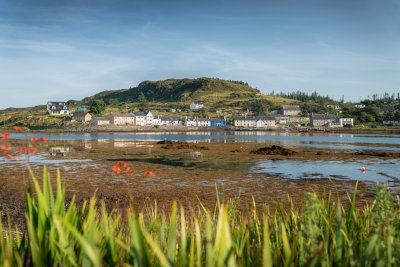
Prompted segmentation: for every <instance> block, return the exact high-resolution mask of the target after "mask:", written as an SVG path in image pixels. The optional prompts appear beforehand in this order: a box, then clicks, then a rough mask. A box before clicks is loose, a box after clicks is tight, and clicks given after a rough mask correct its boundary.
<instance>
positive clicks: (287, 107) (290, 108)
mask: <svg viewBox="0 0 400 267" xmlns="http://www.w3.org/2000/svg"><path fill="white" fill-rule="evenodd" d="M282 108H283V110H293V111H297V110H300V106H298V105H283V106H282Z"/></svg>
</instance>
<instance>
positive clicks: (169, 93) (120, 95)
mask: <svg viewBox="0 0 400 267" xmlns="http://www.w3.org/2000/svg"><path fill="white" fill-rule="evenodd" d="M141 93H143V94H144V96H145V97H146V98H147V100H149V101H152V102H154V101H156V102H180V101H182V102H186V101H192V100H196V101H201V100H205V99H207V98H208V97H209V96H210V95H219V96H222V97H233V98H238V97H240V98H248V97H256V96H257V95H260V94H261V93H260V91H259V90H257V89H254V88H252V87H250V86H249V85H247V84H246V83H244V82H237V81H226V80H220V79H215V78H198V79H168V80H162V81H144V82H141V83H140V84H139V85H138V86H137V87H133V88H130V89H122V90H115V91H104V92H101V93H99V94H96V95H94V96H93V97H90V98H95V99H103V100H105V101H107V100H110V99H117V100H118V101H121V102H122V101H123V102H125V101H128V102H135V101H137V100H138V97H139V95H140V94H141Z"/></svg>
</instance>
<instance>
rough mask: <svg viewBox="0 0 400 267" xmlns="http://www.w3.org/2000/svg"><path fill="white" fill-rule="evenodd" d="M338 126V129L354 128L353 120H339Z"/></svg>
mask: <svg viewBox="0 0 400 267" xmlns="http://www.w3.org/2000/svg"><path fill="white" fill-rule="evenodd" d="M339 125H340V127H346V126H347V127H348V126H354V119H353V118H340V119H339Z"/></svg>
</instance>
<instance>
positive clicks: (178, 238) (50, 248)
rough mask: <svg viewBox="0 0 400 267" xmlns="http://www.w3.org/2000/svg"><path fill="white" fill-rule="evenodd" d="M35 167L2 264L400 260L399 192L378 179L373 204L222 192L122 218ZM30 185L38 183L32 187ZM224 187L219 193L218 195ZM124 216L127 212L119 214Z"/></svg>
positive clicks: (7, 232) (2, 241)
mask: <svg viewBox="0 0 400 267" xmlns="http://www.w3.org/2000/svg"><path fill="white" fill-rule="evenodd" d="M31 175H32V183H31V185H32V188H31V190H28V192H27V194H26V204H25V230H24V231H23V232H22V233H21V232H20V231H19V229H17V228H15V227H13V224H12V222H10V221H8V223H7V227H3V225H1V224H0V228H1V230H2V231H3V235H2V236H1V237H0V264H1V265H2V266H265V267H268V266H399V264H400V256H399V255H400V237H399V234H400V201H399V198H398V196H396V197H395V196H393V195H391V194H390V193H389V191H388V188H387V187H386V186H384V185H377V187H376V196H375V200H374V202H373V203H372V204H371V205H369V206H368V205H366V206H364V207H362V208H357V207H356V205H355V203H356V199H355V197H356V194H355V192H354V193H353V194H351V195H350V194H349V195H348V197H349V203H350V204H349V205H348V206H347V205H346V208H345V207H344V206H343V205H342V204H341V202H340V201H334V200H333V199H331V196H330V195H328V196H327V197H322V198H321V197H318V196H317V195H316V194H315V193H308V194H307V195H306V197H305V199H304V201H303V203H302V205H301V206H300V207H299V208H295V207H294V204H293V203H291V205H290V207H289V208H288V209H283V208H282V207H281V206H277V207H275V208H274V212H270V210H269V207H263V208H262V209H259V208H257V207H256V205H255V202H254V203H253V205H251V207H252V208H250V209H248V210H246V211H239V210H238V209H237V207H236V202H235V201H231V202H228V203H224V202H223V201H221V200H220V199H219V198H217V203H216V205H215V209H213V210H209V209H207V208H205V207H204V206H202V205H201V203H200V207H201V208H200V209H199V210H197V211H193V210H191V211H190V214H188V213H189V212H188V211H187V210H185V209H184V207H182V206H178V205H177V204H176V203H174V204H173V205H172V207H171V210H170V211H169V212H168V214H166V213H164V212H162V211H159V209H158V208H157V205H156V204H154V205H149V206H148V207H146V208H145V209H144V212H140V213H139V212H137V211H136V210H135V209H134V206H133V205H132V208H130V209H129V210H128V211H127V214H126V215H124V216H123V217H122V214H121V213H120V212H118V211H111V212H109V211H107V209H106V206H105V204H104V202H99V201H98V200H97V199H96V197H95V196H94V197H92V198H91V199H90V200H89V201H87V202H84V203H83V204H82V205H81V206H79V207H78V205H77V204H76V202H75V199H74V198H73V199H72V200H71V201H70V202H68V203H66V200H65V188H64V187H63V185H62V184H61V179H60V176H59V175H58V177H57V180H56V186H55V190H54V191H53V189H52V184H51V181H50V177H49V174H48V172H47V170H46V169H45V170H44V173H43V180H42V182H41V185H40V184H39V182H38V180H37V179H36V178H35V176H34V175H33V173H31ZM30 191H32V192H30ZM217 196H218V194H217ZM122 218H124V219H122Z"/></svg>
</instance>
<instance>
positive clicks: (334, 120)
mask: <svg viewBox="0 0 400 267" xmlns="http://www.w3.org/2000/svg"><path fill="white" fill-rule="evenodd" d="M337 124H338V117H337V116H336V115H335V114H328V113H327V114H314V113H311V116H310V125H311V127H321V126H323V127H332V126H334V125H337Z"/></svg>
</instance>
